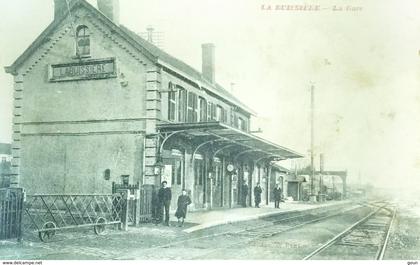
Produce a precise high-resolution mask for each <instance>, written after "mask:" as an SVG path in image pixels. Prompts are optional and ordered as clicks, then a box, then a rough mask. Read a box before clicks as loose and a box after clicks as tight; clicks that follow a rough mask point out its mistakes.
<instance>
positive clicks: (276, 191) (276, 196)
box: [273, 184, 282, 208]
mask: <svg viewBox="0 0 420 265" xmlns="http://www.w3.org/2000/svg"><path fill="white" fill-rule="evenodd" d="M281 195H282V190H281V188H280V186H279V184H276V187H275V188H274V190H273V196H274V208H280V200H281Z"/></svg>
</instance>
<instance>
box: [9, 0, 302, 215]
mask: <svg viewBox="0 0 420 265" xmlns="http://www.w3.org/2000/svg"><path fill="white" fill-rule="evenodd" d="M54 4H55V7H54V8H55V13H54V20H53V21H52V23H51V24H50V25H49V26H48V27H47V28H46V29H45V30H44V31H43V32H42V33H41V35H40V36H39V37H38V38H37V39H36V40H35V41H34V42H33V43H32V44H31V45H30V47H29V48H28V49H27V50H25V52H24V53H23V54H22V55H21V56H19V57H18V58H17V60H16V61H15V62H14V63H13V64H12V65H11V66H8V67H6V72H7V73H10V74H12V75H13V76H14V94H13V96H14V110H13V144H12V156H13V159H12V168H13V174H14V180H13V181H12V182H13V183H14V184H15V185H19V186H22V187H24V188H25V189H26V191H27V192H28V193H29V194H35V193H37V194H57V193H58V194H71V193H77V194H83V193H85V194H92V193H109V192H110V191H111V186H112V185H111V183H112V182H121V181H125V182H129V183H140V184H141V185H152V186H154V187H159V184H160V182H161V181H162V180H167V181H168V182H169V184H170V185H171V187H172V192H173V194H175V195H177V194H179V193H180V192H181V189H183V188H185V189H187V190H188V192H189V193H190V195H191V197H192V199H193V208H195V209H199V208H211V207H233V206H234V205H236V204H237V203H238V202H239V201H240V199H241V194H242V190H241V189H242V187H243V183H244V182H246V183H248V188H249V193H248V194H249V195H251V196H249V197H248V199H249V204H252V203H253V202H252V201H253V200H252V190H253V187H254V186H255V185H256V183H257V182H260V183H261V186H262V187H263V190H264V195H263V196H262V197H263V202H265V203H268V202H269V201H270V200H271V199H270V197H271V195H270V194H271V193H270V191H271V190H272V188H273V186H274V185H275V183H276V182H279V181H280V182H281V185H282V186H284V185H285V184H284V181H285V180H286V179H287V178H286V177H285V176H282V174H283V173H284V172H283V173H282V171H281V170H279V169H278V168H276V167H275V165H274V162H275V161H279V160H285V159H293V158H300V157H301V155H300V154H299V153H297V152H295V151H293V150H290V149H288V148H285V147H282V146H279V145H277V144H274V143H271V142H269V141H267V140H265V139H262V138H260V137H257V136H255V135H253V134H252V133H250V118H251V116H252V115H255V113H254V112H253V111H252V110H251V109H250V108H248V107H247V106H246V105H244V104H243V103H242V102H240V101H239V100H238V99H237V98H235V97H234V96H233V95H232V94H231V93H229V92H228V91H227V90H226V89H224V88H223V87H222V86H221V85H219V84H218V83H217V82H216V80H215V47H214V45H213V44H203V45H202V71H201V72H199V71H197V70H195V69H194V68H192V67H191V66H189V65H187V64H186V63H184V62H182V61H181V60H179V59H177V58H175V57H173V56H171V55H169V54H168V53H166V52H164V51H163V50H161V49H159V48H158V47H156V46H155V45H153V44H152V43H150V42H148V41H146V40H145V39H143V38H141V37H139V36H138V35H137V34H135V33H134V32H132V31H130V30H129V29H127V28H126V27H124V26H122V25H120V23H119V6H118V4H119V3H118V1H116V0H98V9H97V8H95V7H93V6H92V5H90V4H89V3H88V2H86V1H84V0H67V1H66V0H55V1H54ZM175 204H176V200H175V199H174V200H173V206H175Z"/></svg>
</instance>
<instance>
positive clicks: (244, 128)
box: [238, 117, 247, 131]
mask: <svg viewBox="0 0 420 265" xmlns="http://www.w3.org/2000/svg"><path fill="white" fill-rule="evenodd" d="M238 129H241V130H242V131H247V124H246V121H245V120H244V119H242V118H241V117H239V118H238Z"/></svg>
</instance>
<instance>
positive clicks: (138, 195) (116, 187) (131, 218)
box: [112, 182, 155, 225]
mask: <svg viewBox="0 0 420 265" xmlns="http://www.w3.org/2000/svg"><path fill="white" fill-rule="evenodd" d="M121 190H129V191H130V196H129V199H128V207H127V211H128V223H129V224H130V225H138V224H139V223H145V222H150V221H151V220H152V216H153V206H154V201H153V198H154V195H155V192H154V185H143V186H141V187H140V184H139V183H137V184H131V185H130V184H117V183H115V182H113V183H112V192H113V193H116V192H119V191H121Z"/></svg>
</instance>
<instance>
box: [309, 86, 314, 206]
mask: <svg viewBox="0 0 420 265" xmlns="http://www.w3.org/2000/svg"><path fill="white" fill-rule="evenodd" d="M314 90H315V86H314V85H313V84H312V85H311V194H310V195H309V201H311V202H315V201H316V195H315V187H314V177H315V165H314V137H315V135H314V119H315V115H314V109H315V95H314V92H315V91H314Z"/></svg>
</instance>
